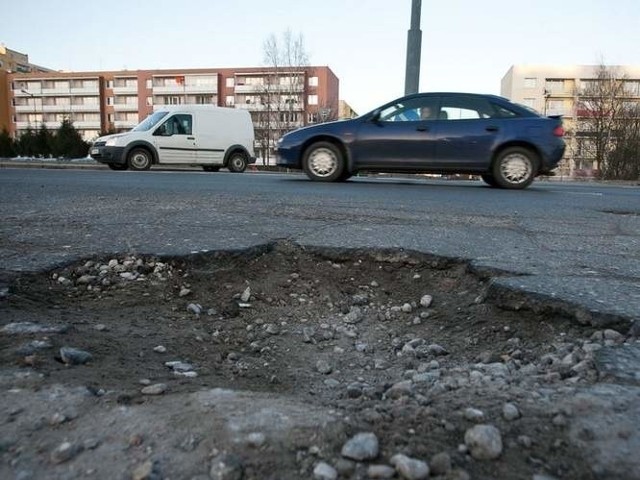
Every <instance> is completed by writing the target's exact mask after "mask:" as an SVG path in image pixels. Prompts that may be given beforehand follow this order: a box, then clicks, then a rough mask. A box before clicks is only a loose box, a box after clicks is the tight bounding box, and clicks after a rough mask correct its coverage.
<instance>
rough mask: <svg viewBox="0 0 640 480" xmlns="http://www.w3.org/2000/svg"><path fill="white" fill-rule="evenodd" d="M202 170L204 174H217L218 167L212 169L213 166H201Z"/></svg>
mask: <svg viewBox="0 0 640 480" xmlns="http://www.w3.org/2000/svg"><path fill="white" fill-rule="evenodd" d="M202 169H203V170H204V171H205V172H219V171H220V167H214V166H213V165H203V166H202Z"/></svg>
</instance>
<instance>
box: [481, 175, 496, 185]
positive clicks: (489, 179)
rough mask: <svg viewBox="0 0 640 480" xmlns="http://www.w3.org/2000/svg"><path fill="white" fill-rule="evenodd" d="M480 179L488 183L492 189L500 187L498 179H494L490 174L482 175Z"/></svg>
mask: <svg viewBox="0 0 640 480" xmlns="http://www.w3.org/2000/svg"><path fill="white" fill-rule="evenodd" d="M480 178H482V181H483V182H484V183H486V184H487V185H489V186H490V187H497V186H498V182H496V179H495V178H493V175H489V174H487V173H485V174H484V175H480Z"/></svg>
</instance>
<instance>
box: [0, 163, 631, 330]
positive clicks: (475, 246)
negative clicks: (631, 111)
mask: <svg viewBox="0 0 640 480" xmlns="http://www.w3.org/2000/svg"><path fill="white" fill-rule="evenodd" d="M0 220H1V226H0V278H2V277H4V278H5V279H6V278H8V277H10V276H12V275H14V274H15V272H20V271H33V270H38V269H43V268H48V267H51V266H54V265H58V264H60V263H66V262H69V261H71V260H74V259H77V258H80V257H89V256H93V255H96V254H97V255H109V254H115V253H153V254H170V255H175V254H178V255H182V254H189V253H192V252H201V251H210V250H216V249H235V248H244V247H250V246H255V245H258V244H264V243H266V242H272V241H274V240H282V239H287V240H290V241H293V242H296V243H298V244H300V245H305V246H325V247H339V248H363V247H373V248H398V249H405V250H415V251H419V252H425V253H430V254H434V255H439V256H446V257H453V258H463V259H468V260H469V261H470V262H471V265H472V267H473V268H478V269H497V270H502V271H505V272H510V273H512V274H513V275H507V276H505V277H501V278H500V279H499V280H498V282H499V283H500V285H503V286H506V287H509V288H515V289H519V290H523V291H528V292H532V293H534V294H537V295H539V296H542V297H546V298H550V299H559V300H561V301H563V302H564V301H566V302H569V303H572V304H576V305H582V306H584V307H585V308H586V309H588V310H589V311H592V312H599V313H601V314H604V315H613V316H620V317H624V318H626V319H628V320H630V321H633V320H635V319H638V318H640V187H638V186H613V185H603V184H595V183H584V184H583V183H560V182H535V183H534V184H533V186H532V187H530V188H529V189H527V190H524V191H504V190H495V189H491V188H488V187H486V186H485V185H484V184H483V183H481V182H467V181H446V180H432V179H424V178H421V177H415V178H407V179H404V178H379V177H361V178H354V179H352V180H351V181H349V182H346V183H342V184H320V183H312V182H310V181H308V180H307V179H306V177H303V176H302V175H280V174H260V173H245V174H241V175H239V174H230V173H227V172H220V173H215V174H212V173H204V172H202V173H201V172H193V171H191V172H184V171H181V172H175V171H151V172H141V173H139V172H112V171H107V170H83V171H80V170H72V169H66V170H34V169H2V170H0ZM639 324H640V323H639Z"/></svg>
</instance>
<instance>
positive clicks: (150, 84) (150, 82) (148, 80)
mask: <svg viewBox="0 0 640 480" xmlns="http://www.w3.org/2000/svg"><path fill="white" fill-rule="evenodd" d="M147 88H153V80H152V79H150V78H149V79H147Z"/></svg>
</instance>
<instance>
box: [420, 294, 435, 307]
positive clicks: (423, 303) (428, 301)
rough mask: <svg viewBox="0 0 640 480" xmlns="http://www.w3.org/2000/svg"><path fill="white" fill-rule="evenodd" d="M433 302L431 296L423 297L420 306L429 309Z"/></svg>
mask: <svg viewBox="0 0 640 480" xmlns="http://www.w3.org/2000/svg"><path fill="white" fill-rule="evenodd" d="M432 302H433V297H432V296H431V295H423V296H422V298H421V299H420V306H421V307H424V308H429V307H430V306H431V303H432Z"/></svg>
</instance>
